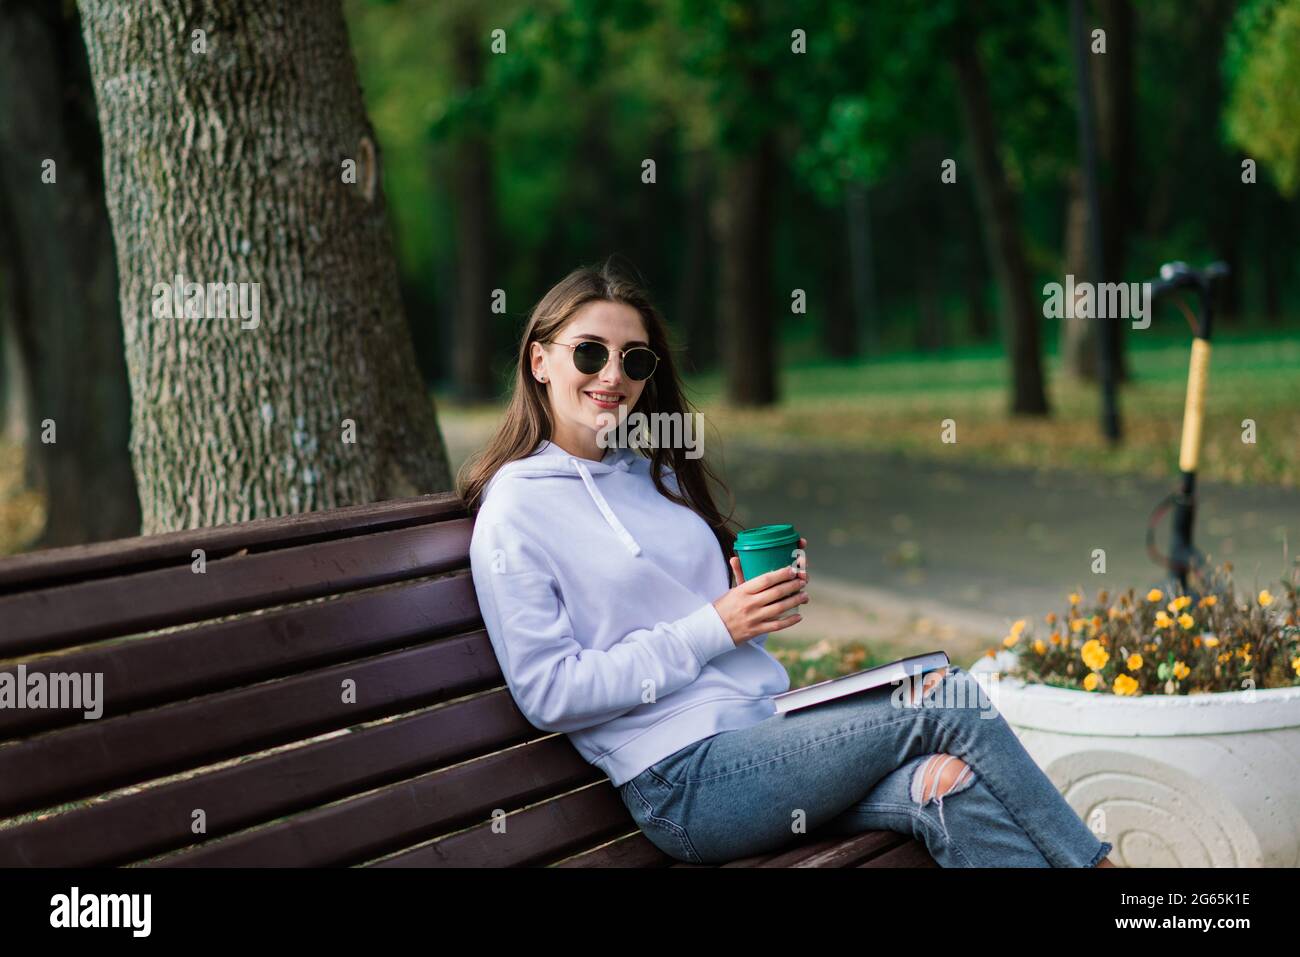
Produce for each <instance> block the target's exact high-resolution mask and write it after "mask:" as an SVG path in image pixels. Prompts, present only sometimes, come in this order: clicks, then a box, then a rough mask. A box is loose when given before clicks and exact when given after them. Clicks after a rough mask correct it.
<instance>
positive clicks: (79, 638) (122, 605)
mask: <svg viewBox="0 0 1300 957" xmlns="http://www.w3.org/2000/svg"><path fill="white" fill-rule="evenodd" d="M472 535H473V522H472V521H471V520H469V519H454V520H451V521H447V522H441V523H439V524H437V525H428V526H420V527H416V528H404V529H397V530H395V531H391V532H378V533H376V534H374V535H365V536H362V537H359V538H348V539H341V540H338V541H330V542H320V543H317V544H313V545H300V546H295V547H293V548H284V549H280V550H278V551H274V552H268V553H266V554H261V555H243V556H238V557H230V558H223V559H218V560H216V561H209V562H208V563H207V571H206V573H205V574H202V575H198V574H194V573H193V572H192V571H191V570H190V565H189V564H188V563H186V564H185V565H183V566H180V567H175V568H165V569H159V570H156V571H149V572H141V573H140V574H137V575H132V576H130V577H122V578H100V579H95V580H93V581H88V582H82V583H79V584H74V585H63V586H61V587H58V588H52V589H46V590H43V591H34V592H19V593H17V594H12V595H7V596H4V597H0V621H3V622H4V623H5V629H4V632H3V634H0V659H3V658H9V657H17V656H19V655H27V654H32V653H34V652H39V651H49V650H52V649H55V648H64V647H69V646H72V645H76V644H79V643H81V642H85V641H91V640H96V639H101V638H112V637H120V636H122V635H129V634H132V633H135V632H139V631H146V630H149V629H153V628H165V627H168V626H170V625H181V624H187V623H189V622H194V621H201V620H203V619H205V618H214V617H217V616H219V615H229V614H236V613H239V612H245V611H252V610H255V609H260V608H266V607H268V606H270V605H277V604H285V603H287V602H292V601H302V600H304V599H308V598H319V597H322V596H325V595H333V594H337V593H339V592H342V591H349V590H355V589H359V588H365V587H369V586H373V585H382V584H386V583H388V582H392V581H398V580H401V579H405V578H417V577H421V576H424V575H432V574H436V573H438V572H443V571H450V570H452V569H454V568H458V567H464V565H465V561H466V556H467V554H468V550H469V541H470V537H471V536H472Z"/></svg>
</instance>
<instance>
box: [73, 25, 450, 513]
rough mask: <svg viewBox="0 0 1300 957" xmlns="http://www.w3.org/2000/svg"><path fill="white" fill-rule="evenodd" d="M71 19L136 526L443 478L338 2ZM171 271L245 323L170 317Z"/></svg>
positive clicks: (368, 496)
mask: <svg viewBox="0 0 1300 957" xmlns="http://www.w3.org/2000/svg"><path fill="white" fill-rule="evenodd" d="M81 11H82V26H83V30H84V33H85V39H86V48H87V50H88V52H89V54H90V66H91V75H92V77H93V79H94V85H95V92H96V100H97V102H98V104H99V112H100V125H101V128H102V129H103V131H104V153H105V164H104V165H105V170H106V186H107V197H108V209H109V214H110V217H111V220H112V223H113V230H114V235H115V238H116V242H117V251H118V270H119V275H120V277H121V284H120V299H121V305H122V321H123V324H124V325H125V328H126V341H127V353H126V356H127V368H128V370H129V373H130V381H131V388H132V394H133V398H134V409H133V411H134V419H133V429H132V436H131V448H132V452H133V456H134V462H135V471H136V478H137V481H138V482H139V486H140V490H141V504H142V507H143V514H144V522H143V527H144V533H145V534H154V533H157V532H162V531H168V530H173V529H180V528H192V527H198V526H209V525H220V524H224V523H228V522H239V521H245V520H248V519H252V518H258V517H263V516H269V515H281V514H286V513H293V512H302V511H309V510H313V509H319V508H330V507H334V506H340V505H349V504H355V503H360V502H371V501H377V500H382V499H389V498H396V497H401V496H406V495H414V494H417V493H421V492H432V491H438V490H441V489H446V488H449V487H450V485H451V475H450V471H449V468H448V463H447V456H446V450H445V448H444V447H443V443H442V440H441V436H440V435H439V431H438V427H437V421H436V418H435V415H434V410H433V406H432V403H431V402H430V401H429V399H428V396H427V395H426V394H425V391H424V389H423V386H422V383H421V382H420V378H419V375H418V373H417V369H416V366H415V362H414V357H413V354H412V350H411V341H410V336H409V332H408V330H407V327H406V324H405V321H404V318H403V315H402V311H401V303H400V300H399V292H398V283H397V271H396V269H395V262H394V257H393V252H392V246H391V239H390V235H389V228H388V220H387V216H386V213H385V208H386V202H385V198H384V191H383V188H382V184H381V177H380V162H379V151H378V149H377V147H376V146H375V143H374V140H373V134H372V132H371V128H370V124H369V122H368V120H367V117H366V112H365V109H364V106H363V104H362V101H361V91H360V88H359V86H358V84H357V75H356V70H355V67H354V65H353V60H352V54H351V51H350V49H349V47H348V36H347V30H346V28H345V25H344V21H343V15H342V11H341V9H340V6H339V0H293V2H291V0H276V2H271V3H266V4H261V5H258V6H257V7H247V6H245V5H242V4H237V3H235V2H233V0H209V2H206V3H204V4H202V5H201V6H200V7H197V8H193V7H191V5H189V4H185V3H182V2H180V0H147V2H141V3H137V4H132V5H130V6H128V5H124V4H121V3H117V2H113V0H82V2H81ZM350 174H354V175H350ZM176 282H180V283H184V284H186V285H187V286H189V285H190V284H195V283H197V284H208V283H214V284H215V283H223V284H224V283H242V284H246V285H244V286H243V289H242V290H241V291H242V292H243V293H244V294H245V296H246V297H247V299H246V300H245V302H244V303H243V305H245V306H246V307H250V306H252V304H253V303H259V302H260V306H261V308H260V314H257V315H254V314H253V310H251V309H250V310H249V312H248V313H246V314H244V315H242V316H241V317H240V318H237V319H230V318H227V319H219V318H213V317H211V315H210V313H208V310H211V309H212V307H213V305H214V303H213V302H212V301H211V299H209V300H208V302H207V303H206V306H207V310H205V313H208V314H209V317H208V318H205V319H202V320H195V319H193V318H191V317H189V316H187V317H185V318H167V314H168V312H169V308H168V306H169V300H170V299H171V297H172V295H173V294H176V295H180V296H183V297H186V298H188V297H189V296H190V295H191V292H190V289H189V288H186V289H184V290H182V291H179V292H178V291H177V289H176V286H175V283H176ZM253 283H257V284H259V285H258V286H256V287H254V286H253V285H252V284H253ZM255 297H256V298H255ZM197 298H198V299H200V300H201V298H202V297H197ZM191 301H193V300H191ZM195 304H196V305H197V303H195ZM246 320H251V321H246Z"/></svg>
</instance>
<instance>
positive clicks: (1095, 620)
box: [1091, 615, 1101, 628]
mask: <svg viewBox="0 0 1300 957" xmlns="http://www.w3.org/2000/svg"><path fill="white" fill-rule="evenodd" d="M1091 621H1092V627H1094V628H1100V627H1101V615H1093V616H1092V619H1091Z"/></svg>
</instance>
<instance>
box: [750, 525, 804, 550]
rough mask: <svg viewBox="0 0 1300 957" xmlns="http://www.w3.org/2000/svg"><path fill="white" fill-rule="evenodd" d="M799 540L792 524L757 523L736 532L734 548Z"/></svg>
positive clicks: (770, 545) (763, 545)
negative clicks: (752, 526)
mask: <svg viewBox="0 0 1300 957" xmlns="http://www.w3.org/2000/svg"><path fill="white" fill-rule="evenodd" d="M797 541H799V533H798V532H796V531H795V530H794V526H793V525H757V526H755V527H754V528H746V529H744V530H742V531H740V532H738V533H737V534H736V548H772V547H773V546H775V545H788V544H790V543H791V542H797Z"/></svg>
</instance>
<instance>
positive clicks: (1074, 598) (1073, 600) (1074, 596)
mask: <svg viewBox="0 0 1300 957" xmlns="http://www.w3.org/2000/svg"><path fill="white" fill-rule="evenodd" d="M1082 600H1083V596H1081V595H1080V594H1079V593H1078V592H1077V591H1072V592H1070V604H1071V605H1077V604H1079V602H1080V601H1082Z"/></svg>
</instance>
